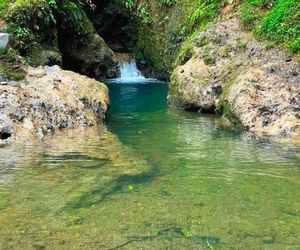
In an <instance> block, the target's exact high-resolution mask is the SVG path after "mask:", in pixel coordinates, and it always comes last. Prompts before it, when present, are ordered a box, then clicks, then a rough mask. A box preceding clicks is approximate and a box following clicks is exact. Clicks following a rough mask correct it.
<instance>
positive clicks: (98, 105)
mask: <svg viewBox="0 0 300 250" xmlns="http://www.w3.org/2000/svg"><path fill="white" fill-rule="evenodd" d="M108 104H109V99H108V89H107V87H106V86H105V85H104V84H102V83H100V82H98V81H96V80H93V79H90V78H88V77H86V76H82V75H79V74H77V73H74V72H71V71H65V70H62V69H61V68H59V67H58V66H53V67H39V68H28V74H27V76H26V80H24V81H21V82H13V81H10V82H8V84H7V85H0V139H1V140H11V139H16V138H17V139H21V138H27V137H28V136H33V137H34V136H39V137H42V136H44V135H47V134H52V133H54V132H55V131H57V130H61V129H65V128H76V127H86V126H92V125H96V124H97V123H98V122H102V121H103V119H105V114H106V111H107V108H108Z"/></svg>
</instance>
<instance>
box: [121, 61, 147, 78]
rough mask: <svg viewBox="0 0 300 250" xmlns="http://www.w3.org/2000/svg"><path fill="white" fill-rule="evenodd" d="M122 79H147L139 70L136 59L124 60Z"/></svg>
mask: <svg viewBox="0 0 300 250" xmlns="http://www.w3.org/2000/svg"><path fill="white" fill-rule="evenodd" d="M120 72H121V77H120V78H121V79H122V80H123V81H126V80H129V81H136V80H145V79H146V78H145V77H144V76H143V74H142V72H141V71H139V70H138V68H137V65H136V61H135V60H134V59H132V60H130V61H127V62H123V63H122V64H121V66H120Z"/></svg>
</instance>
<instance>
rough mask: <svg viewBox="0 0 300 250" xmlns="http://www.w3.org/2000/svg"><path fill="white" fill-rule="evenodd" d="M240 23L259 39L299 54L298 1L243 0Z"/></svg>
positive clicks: (299, 25)
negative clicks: (273, 42) (280, 45)
mask: <svg viewBox="0 0 300 250" xmlns="http://www.w3.org/2000/svg"><path fill="white" fill-rule="evenodd" d="M241 10H242V11H241V12H242V15H241V17H242V23H243V25H244V27H245V28H248V29H252V30H253V31H254V32H255V34H256V35H258V36H259V37H262V38H265V39H268V40H271V41H275V42H277V43H280V44H283V45H285V46H286V47H287V48H288V49H289V50H290V51H291V52H292V53H299V52H300V45H299V39H300V38H299V37H300V2H299V1H298V0H271V1H270V0H244V1H243V2H242V5H241Z"/></svg>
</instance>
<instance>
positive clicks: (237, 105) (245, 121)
mask: <svg viewBox="0 0 300 250" xmlns="http://www.w3.org/2000/svg"><path fill="white" fill-rule="evenodd" d="M192 49H193V55H192V56H191V58H190V59H189V60H188V61H187V62H186V63H184V64H183V65H181V66H178V67H177V68H176V69H175V71H174V73H173V75H172V81H171V87H170V93H169V102H170V103H171V104H172V105H174V106H177V107H179V108H183V109H186V110H196V111H206V112H220V113H222V114H223V115H224V116H226V117H228V118H229V119H230V120H231V121H232V122H234V123H235V124H238V123H239V124H242V125H243V126H244V127H245V128H246V129H249V130H250V131H253V132H255V133H257V134H264V135H280V136H289V135H297V134H299V133H300V119H299V117H300V115H299V113H300V111H299V110H300V109H299V105H300V95H299V93H300V76H299V75H300V74H299V73H300V66H299V63H298V62H296V61H295V60H294V59H293V58H290V57H289V56H287V55H286V54H285V53H284V52H283V51H281V50H280V49H268V46H267V45H265V44H263V43H261V42H258V41H256V40H255V39H254V38H253V37H252V36H251V35H250V34H248V33H245V32H243V31H242V30H241V29H240V25H239V21H238V20H237V19H235V18H233V19H229V20H225V21H219V22H217V23H216V24H214V25H212V27H210V28H209V29H208V30H206V31H204V32H202V33H201V34H199V36H198V37H197V38H196V39H194V40H193V42H192Z"/></svg>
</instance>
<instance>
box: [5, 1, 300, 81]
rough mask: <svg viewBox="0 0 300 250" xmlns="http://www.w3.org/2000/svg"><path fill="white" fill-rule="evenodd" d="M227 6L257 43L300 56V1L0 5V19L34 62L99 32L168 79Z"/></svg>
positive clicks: (97, 2)
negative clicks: (117, 40) (194, 41)
mask: <svg viewBox="0 0 300 250" xmlns="http://www.w3.org/2000/svg"><path fill="white" fill-rule="evenodd" d="M228 6H231V7H232V8H231V10H230V13H229V15H230V14H236V13H237V14H238V15H240V16H241V20H242V25H243V26H244V28H245V29H247V30H251V31H253V33H254V34H255V35H256V36H257V37H258V38H260V39H267V40H268V41H270V42H271V43H270V45H271V46H274V45H280V46H283V47H285V48H286V49H287V51H288V52H290V53H294V54H296V55H299V53H300V2H299V1H298V0H241V1H239V0H140V1H137V0H125V1H122V0H105V1H96V0H94V1H90V0H14V1H9V0H0V14H1V17H2V19H5V20H6V22H7V23H8V31H9V32H11V33H13V34H14V35H15V37H16V38H17V39H16V44H15V47H16V49H17V50H18V51H19V52H20V53H21V54H22V55H24V56H27V58H28V60H29V61H30V60H32V58H34V57H35V51H37V50H39V48H40V47H43V48H52V49H53V48H54V50H55V49H56V50H57V48H59V37H60V36H64V37H67V40H66V41H65V42H69V41H71V40H72V41H76V42H78V43H80V44H82V43H84V42H85V41H88V37H89V35H90V34H92V33H93V32H94V29H96V30H97V32H98V33H100V34H101V35H102V36H103V37H104V38H105V39H106V40H110V38H111V37H112V36H114V37H115V38H116V37H123V41H122V42H124V43H125V44H126V46H127V47H129V49H131V50H133V51H134V52H135V54H136V56H137V58H138V59H140V60H143V59H145V60H147V61H148V62H149V63H150V64H151V65H153V66H154V67H155V68H156V70H157V71H159V72H163V73H165V74H166V75H168V73H169V72H170V71H171V70H172V68H173V67H174V65H176V63H180V62H182V61H184V60H185V57H186V56H187V55H188V54H189V53H191V51H190V47H189V45H188V44H189V43H188V41H189V40H190V39H191V38H192V37H193V36H194V34H197V32H198V31H199V30H201V29H204V28H205V27H206V25H207V24H208V23H209V22H210V21H212V20H214V19H215V18H218V17H219V16H222V15H224V12H223V10H224V9H226V7H228ZM226 15H228V13H226ZM113 19H114V20H113ZM116 19H117V20H116ZM109 24H110V25H109ZM0 28H1V27H0ZM113 28H115V31H113V30H112V29H113ZM115 38H114V39H112V40H115ZM63 40H65V39H63ZM120 40H122V39H120ZM109 42H110V41H109ZM180 48H181V50H180ZM176 58H177V61H176V63H175V64H174V62H175V59H176ZM33 61H34V60H33ZM37 64H38V61H37Z"/></svg>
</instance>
